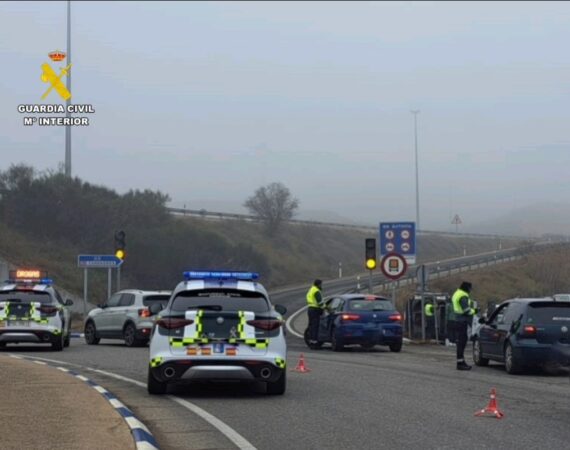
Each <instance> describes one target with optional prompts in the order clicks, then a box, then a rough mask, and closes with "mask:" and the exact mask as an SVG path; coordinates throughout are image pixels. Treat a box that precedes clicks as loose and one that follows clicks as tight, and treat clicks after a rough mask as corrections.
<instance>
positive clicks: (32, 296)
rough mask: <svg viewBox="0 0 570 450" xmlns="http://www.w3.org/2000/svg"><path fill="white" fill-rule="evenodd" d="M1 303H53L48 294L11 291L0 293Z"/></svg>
mask: <svg viewBox="0 0 570 450" xmlns="http://www.w3.org/2000/svg"><path fill="white" fill-rule="evenodd" d="M0 302H14V303H16V302H18V303H52V298H51V295H49V294H48V293H47V292H36V291H10V292H0Z"/></svg>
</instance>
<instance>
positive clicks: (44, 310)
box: [40, 305, 57, 315]
mask: <svg viewBox="0 0 570 450" xmlns="http://www.w3.org/2000/svg"><path fill="white" fill-rule="evenodd" d="M56 312H57V308H56V307H55V306H49V305H42V306H40V313H41V314H46V315H51V314H55V313H56Z"/></svg>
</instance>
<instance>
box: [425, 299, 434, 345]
mask: <svg viewBox="0 0 570 450" xmlns="http://www.w3.org/2000/svg"><path fill="white" fill-rule="evenodd" d="M424 315H425V316H426V337H427V338H428V339H429V338H431V337H434V338H435V319H434V318H433V315H434V306H433V303H432V302H430V301H428V302H427V303H426V305H425V306H424Z"/></svg>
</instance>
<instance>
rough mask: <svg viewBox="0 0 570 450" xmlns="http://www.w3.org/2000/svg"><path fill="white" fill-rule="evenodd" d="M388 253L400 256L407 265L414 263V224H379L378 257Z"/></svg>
mask: <svg viewBox="0 0 570 450" xmlns="http://www.w3.org/2000/svg"><path fill="white" fill-rule="evenodd" d="M388 253H397V254H399V255H402V256H403V257H404V258H406V261H407V263H408V264H415V263H416V223H415V222H381V223H380V256H385V255H387V254H388Z"/></svg>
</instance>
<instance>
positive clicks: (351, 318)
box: [340, 314, 360, 322]
mask: <svg viewBox="0 0 570 450" xmlns="http://www.w3.org/2000/svg"><path fill="white" fill-rule="evenodd" d="M340 318H341V321H342V322H351V321H354V320H359V319H360V314H343V315H342V316H340Z"/></svg>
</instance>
